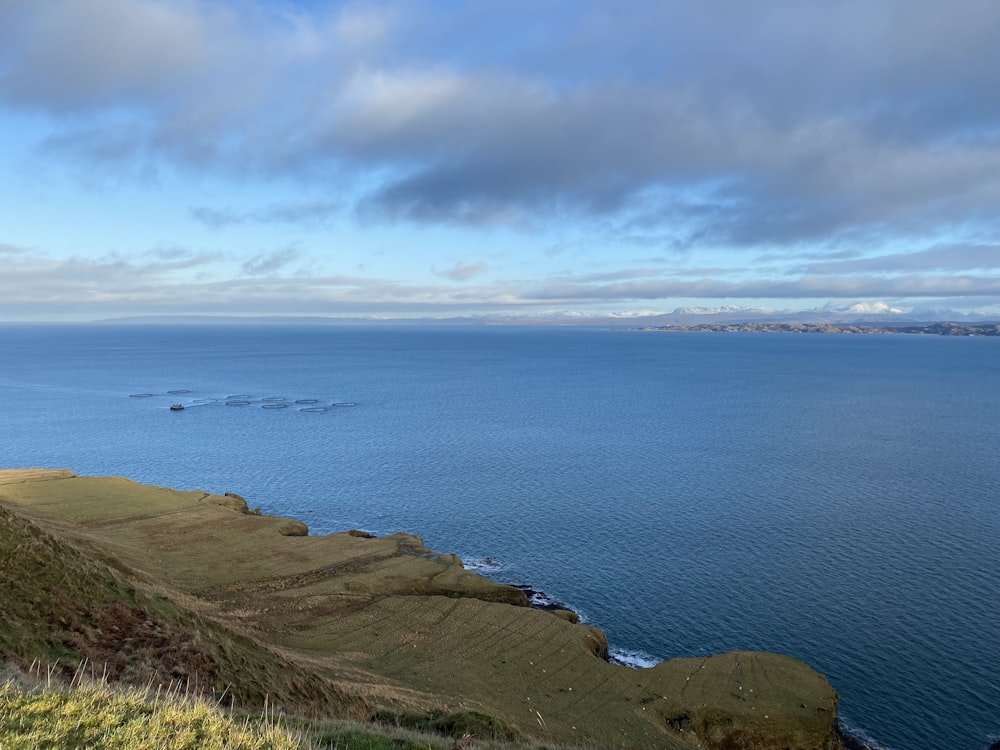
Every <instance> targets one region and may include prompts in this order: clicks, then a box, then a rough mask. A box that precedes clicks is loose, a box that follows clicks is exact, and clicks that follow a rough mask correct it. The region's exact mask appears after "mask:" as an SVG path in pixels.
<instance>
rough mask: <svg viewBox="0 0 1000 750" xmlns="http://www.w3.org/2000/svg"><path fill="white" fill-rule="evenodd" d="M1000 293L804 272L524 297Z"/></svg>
mask: <svg viewBox="0 0 1000 750" xmlns="http://www.w3.org/2000/svg"><path fill="white" fill-rule="evenodd" d="M998 293H1000V276H992V277H988V276H987V277H982V276H925V275H916V274H911V275H906V276H893V277H856V276H839V277H834V276H824V277H815V276H804V277H802V278H800V279H795V280H791V281H784V280H775V279H755V280H747V281H727V280H723V279H693V280H682V279H661V280H651V281H641V282H640V281H635V282H624V283H617V284H586V283H578V282H573V281H568V280H564V281H557V282H555V283H550V284H543V285H540V286H537V287H534V288H530V289H528V290H526V291H525V292H524V294H523V296H524V298H525V299H532V300H549V301H562V302H567V303H569V302H573V303H575V304H583V303H589V302H597V301H605V300H614V301H618V302H628V301H634V300H652V299H663V300H667V299H672V298H678V297H681V298H709V299H822V298H835V299H857V298H859V297H869V298H874V299H882V298H908V297H975V296H987V295H995V294H998Z"/></svg>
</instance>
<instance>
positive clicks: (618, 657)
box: [608, 646, 663, 669]
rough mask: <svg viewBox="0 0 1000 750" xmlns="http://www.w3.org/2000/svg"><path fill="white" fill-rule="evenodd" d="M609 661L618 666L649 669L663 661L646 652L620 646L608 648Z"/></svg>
mask: <svg viewBox="0 0 1000 750" xmlns="http://www.w3.org/2000/svg"><path fill="white" fill-rule="evenodd" d="M608 661H610V662H611V663H612V664H618V665H620V666H623V667H631V668H633V669H648V668H649V667H655V666H656V665H657V664H659V663H660V662H661V661H663V660H662V659H657V658H656V657H655V656H650V655H649V654H647V653H646V652H645V651H636V650H635V649H630V648H622V647H620V646H610V647H609V648H608Z"/></svg>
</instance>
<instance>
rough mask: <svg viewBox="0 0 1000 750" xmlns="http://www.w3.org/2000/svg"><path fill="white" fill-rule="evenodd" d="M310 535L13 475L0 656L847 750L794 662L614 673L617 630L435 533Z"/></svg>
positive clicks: (824, 689) (125, 675)
mask: <svg viewBox="0 0 1000 750" xmlns="http://www.w3.org/2000/svg"><path fill="white" fill-rule="evenodd" d="M5 509H6V510H5ZM303 530H304V529H303V528H302V526H301V524H299V523H298V522H290V521H289V519H282V518H274V517H268V516H261V515H257V514H254V513H251V512H248V510H247V506H246V503H245V502H244V501H243V500H242V498H239V497H238V496H233V495H228V496H225V497H223V496H216V495H211V494H208V493H201V492H180V491H176V490H170V489H164V488H158V487H149V486H144V485H139V484H136V483H134V482H130V481H128V480H125V479H121V478H111V477H103V478H95V477H77V476H74V475H73V474H71V473H70V472H56V471H44V470H15V471H0V557H2V558H3V559H2V560H0V571H2V572H0V576H3V577H4V580H3V581H2V583H3V587H2V589H0V591H2V592H3V593H0V610H2V614H3V616H0V656H6V657H8V658H14V659H16V660H30V659H32V658H43V659H54V658H57V657H58V658H59V659H60V660H61V661H62V663H65V664H70V665H71V664H72V663H73V662H74V661H78V660H81V659H83V658H88V659H90V661H91V662H92V663H94V662H100V661H105V663H112V664H114V665H116V666H114V668H113V669H112V676H113V677H119V678H121V679H126V680H128V679H131V680H134V681H137V682H141V683H145V682H147V681H148V680H149V679H150V678H152V679H153V680H154V681H155V680H161V681H164V682H166V681H168V680H178V679H184V680H187V681H188V682H189V683H191V684H195V685H198V686H199V687H200V688H201V689H205V690H207V691H210V692H211V691H221V690H223V689H225V688H226V686H227V685H228V686H230V687H229V689H230V692H231V693H234V694H235V695H236V696H237V698H238V699H239V701H240V702H242V703H245V704H246V705H248V706H249V705H253V704H255V703H258V702H259V701H260V700H262V698H263V696H264V695H268V696H269V699H270V700H271V701H272V702H275V701H277V702H278V703H279V705H280V706H281V707H282V708H284V709H286V710H288V711H290V712H295V713H306V714H311V715H324V714H328V715H336V716H346V715H349V716H352V717H355V718H365V717H371V716H375V715H378V716H382V717H385V716H393V717H396V718H398V719H400V720H404V721H405V720H407V718H408V717H409V718H412V717H420V716H437V717H440V716H449V715H473V716H480V715H481V716H485V717H488V718H489V722H488V724H489V725H490V726H493V727H501V728H502V732H503V733H504V734H505V736H511V735H521V736H525V737H535V738H539V739H543V740H545V741H547V742H552V743H564V744H574V745H587V746H630V747H651V748H652V747H659V748H678V749H680V748H690V747H700V748H761V749H762V750H763V749H766V748H789V749H793V748H795V749H799V748H801V749H802V750H806V749H809V750H820V749H823V750H827V749H829V750H835V749H836V748H840V741H839V739H838V737H839V735H838V732H837V723H836V707H837V697H836V693H835V692H834V691H833V689H832V688H831V687H830V685H829V683H828V682H827V681H826V680H825V679H824V678H823V677H822V676H821V675H819V674H817V673H816V672H814V671H813V670H812V669H810V668H809V667H807V666H806V665H804V664H802V663H801V662H798V661H796V660H794V659H791V658H789V657H785V656H780V655H776V654H766V653H746V652H740V653H730V654H723V655H718V656H712V657H708V658H705V659H675V660H671V661H669V662H665V663H663V664H660V665H657V666H656V667H654V668H652V669H647V670H632V669H627V668H624V667H619V666H615V665H612V664H609V663H607V662H606V661H604V660H603V659H601V658H599V657H598V656H597V655H595V654H600V653H601V652H602V649H606V640H605V638H604V634H603V633H602V632H601V631H599V630H596V629H595V628H591V627H589V626H587V625H581V624H577V623H573V622H571V621H569V620H568V619H566V618H564V617H560V616H558V615H554V614H552V613H548V612H542V611H538V610H534V609H531V608H529V607H528V606H527V600H526V599H525V596H524V594H523V593H522V592H521V591H519V590H517V589H514V588H512V587H509V586H503V585H500V584H497V583H494V582H493V581H490V580H488V579H486V578H483V577H481V576H478V575H476V574H474V573H471V572H469V571H466V570H464V569H463V568H462V565H461V562H460V561H459V560H458V559H457V558H456V557H454V556H453V555H447V554H439V553H436V552H434V551H432V550H428V549H426V548H425V547H424V546H423V543H422V541H421V540H420V538H419V537H415V536H412V535H408V534H395V535H392V536H388V537H382V538H369V537H366V536H365V535H363V534H360V533H358V532H353V533H343V534H333V535H329V536H322V537H316V536H302V535H301V533H302V532H303ZM18 601H21V602H22V603H23V602H24V601H35V602H40V603H41V604H39V605H36V606H22V605H21V604H18ZM98 671H100V670H98Z"/></svg>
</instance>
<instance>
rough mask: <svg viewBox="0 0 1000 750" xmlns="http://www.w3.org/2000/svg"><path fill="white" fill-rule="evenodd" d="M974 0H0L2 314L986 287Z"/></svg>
mask: <svg viewBox="0 0 1000 750" xmlns="http://www.w3.org/2000/svg"><path fill="white" fill-rule="evenodd" d="M998 30H1000V4H998V3H996V2H994V1H993V0H953V2H949V3H942V2H940V0H839V1H838V2H835V3H831V2H828V1H825V2H819V1H814V0H761V1H760V2H754V3H747V2H743V1H742V0H663V1H661V2H656V1H654V0H647V1H645V2H601V1H599V0H590V1H589V2H588V1H586V0H576V1H573V2H570V1H569V0H567V1H566V2H563V1H562V0H532V1H530V2H528V1H519V0H504V1H503V2H492V0H482V1H481V2H460V1H459V0H455V1H449V2H444V1H437V2H435V1H433V0H402V1H400V2H384V3H375V2H366V1H365V0H357V1H355V2H319V1H318V0H313V1H312V2H291V1H282V0H270V1H266V0H256V1H255V0H240V1H239V2H237V1H236V0H231V1H228V2H227V1H225V0H159V1H154V0H0V319H7V320H19V319H24V320H30V319H39V320H40V319H50V320H61V319H72V320H88V319H96V318H106V317H115V316H120V315H142V314H237V315H247V314H285V315H337V316H339V315H380V316H389V317H395V316H413V315H416V316H453V315H478V314H491V313H509V314H523V315H538V314H540V313H545V312H566V313H583V314H587V313H608V312H615V313H624V314H628V313H634V312H640V311H655V312H659V311H669V310H672V309H674V308H675V307H682V306H702V307H714V306H718V305H742V306H747V307H768V308H775V309H790V310H797V309H810V308H816V307H823V306H829V307H834V308H838V307H843V308H846V307H849V306H851V305H861V306H862V308H864V306H874V305H876V304H878V303H886V304H888V305H890V306H892V307H896V308H899V309H904V310H909V309H911V308H929V309H938V308H940V309H950V310H955V311H960V312H968V311H978V312H980V313H991V314H1000V89H998V88H997V86H996V71H997V70H1000V45H997V44H996V34H997V32H998Z"/></svg>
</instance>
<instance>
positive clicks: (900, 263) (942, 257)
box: [799, 245, 1000, 274]
mask: <svg viewBox="0 0 1000 750" xmlns="http://www.w3.org/2000/svg"><path fill="white" fill-rule="evenodd" d="M988 270H991V271H998V270H1000V245H945V246H940V247H932V248H927V249H924V250H917V251H913V252H909V253H890V254H886V255H876V256H874V257H869V258H851V259H846V260H839V259H838V260H826V261H822V262H818V263H810V264H808V265H805V266H803V267H802V268H801V269H799V271H800V272H802V273H810V274H839V273H871V272H883V273H884V272H896V273H900V272H903V271H917V272H919V271H988Z"/></svg>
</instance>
